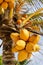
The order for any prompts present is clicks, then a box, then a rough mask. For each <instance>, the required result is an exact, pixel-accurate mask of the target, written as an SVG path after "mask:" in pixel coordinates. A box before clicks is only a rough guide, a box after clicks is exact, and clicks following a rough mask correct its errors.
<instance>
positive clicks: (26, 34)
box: [20, 29, 29, 41]
mask: <svg viewBox="0 0 43 65" xmlns="http://www.w3.org/2000/svg"><path fill="white" fill-rule="evenodd" d="M20 38H21V39H23V40H24V41H27V40H28V38H29V31H27V30H26V29H21V30H20Z"/></svg>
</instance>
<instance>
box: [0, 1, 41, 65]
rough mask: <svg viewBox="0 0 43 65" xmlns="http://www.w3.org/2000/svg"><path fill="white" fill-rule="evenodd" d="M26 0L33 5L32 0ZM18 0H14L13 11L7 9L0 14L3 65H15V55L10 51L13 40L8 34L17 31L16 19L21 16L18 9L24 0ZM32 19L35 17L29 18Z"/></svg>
mask: <svg viewBox="0 0 43 65" xmlns="http://www.w3.org/2000/svg"><path fill="white" fill-rule="evenodd" d="M28 1H29V2H30V3H31V4H32V5H33V2H32V0H28ZM40 1H41V0H40ZM18 2H19V4H18ZM18 2H17V1H16V5H15V8H14V12H13V11H12V10H10V13H9V11H8V10H7V11H5V12H4V14H0V39H2V41H3V43H2V44H3V56H2V57H3V58H2V60H3V65H15V63H14V60H15V57H14V53H13V52H12V45H13V42H12V40H11V38H10V34H11V33H12V32H18V33H19V31H18V26H17V25H16V21H17V20H18V19H19V18H20V16H21V15H20V14H19V11H20V9H21V7H22V6H23V4H24V1H23V2H21V1H20V0H18ZM17 8H18V10H17ZM41 15H42V14H41ZM36 18H37V16H36ZM34 19H35V17H34V18H31V20H34ZM37 19H38V18H37ZM41 20H42V19H41ZM35 21H36V19H35ZM37 21H39V20H37ZM27 24H28V23H27ZM27 24H26V25H27ZM33 24H34V22H33V23H32V25H33ZM39 24H40V23H39ZM26 25H24V26H23V27H25V26H26ZM35 25H37V24H36V23H35ZM41 27H42V25H41ZM26 29H28V30H29V31H31V32H33V33H36V34H40V35H42V34H41V33H39V32H35V31H33V30H31V29H30V28H26ZM2 44H1V45H2Z"/></svg>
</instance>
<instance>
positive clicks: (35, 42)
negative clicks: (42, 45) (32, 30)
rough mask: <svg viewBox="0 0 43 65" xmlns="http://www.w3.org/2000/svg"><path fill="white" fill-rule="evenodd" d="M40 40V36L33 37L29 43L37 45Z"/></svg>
mask: <svg viewBox="0 0 43 65" xmlns="http://www.w3.org/2000/svg"><path fill="white" fill-rule="evenodd" d="M39 40H40V36H39V35H32V36H31V37H30V38H29V42H32V43H33V44H37V43H38V42H39Z"/></svg>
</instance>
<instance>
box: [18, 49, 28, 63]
mask: <svg viewBox="0 0 43 65" xmlns="http://www.w3.org/2000/svg"><path fill="white" fill-rule="evenodd" d="M27 55H28V53H27V52H26V51H25V50H22V51H20V52H19V54H18V61H19V62H22V61H24V60H26V59H27Z"/></svg>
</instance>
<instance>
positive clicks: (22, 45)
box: [16, 40, 26, 50]
mask: <svg viewBox="0 0 43 65" xmlns="http://www.w3.org/2000/svg"><path fill="white" fill-rule="evenodd" d="M16 45H17V46H16V49H18V50H22V49H24V48H25V46H26V42H25V41H23V40H18V41H17V42H16Z"/></svg>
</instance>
